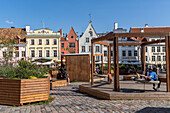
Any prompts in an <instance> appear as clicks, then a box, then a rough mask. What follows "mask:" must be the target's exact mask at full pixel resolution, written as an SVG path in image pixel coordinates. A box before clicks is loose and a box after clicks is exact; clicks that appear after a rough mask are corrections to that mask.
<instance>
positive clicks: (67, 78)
mask: <svg viewBox="0 0 170 113" xmlns="http://www.w3.org/2000/svg"><path fill="white" fill-rule="evenodd" d="M62 75H63V77H64V79H65V80H67V83H68V84H70V78H69V74H68V72H67V71H66V69H64V70H63V72H62Z"/></svg>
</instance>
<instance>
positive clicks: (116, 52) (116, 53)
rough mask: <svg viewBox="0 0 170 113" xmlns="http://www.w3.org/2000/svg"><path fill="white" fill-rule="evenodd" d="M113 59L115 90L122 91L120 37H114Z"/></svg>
mask: <svg viewBox="0 0 170 113" xmlns="http://www.w3.org/2000/svg"><path fill="white" fill-rule="evenodd" d="M113 51H114V53H113V59H114V60H113V61H114V91H120V87H119V46H118V37H114V38H113Z"/></svg>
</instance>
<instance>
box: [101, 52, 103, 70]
mask: <svg viewBox="0 0 170 113" xmlns="http://www.w3.org/2000/svg"><path fill="white" fill-rule="evenodd" d="M101 60H102V72H103V55H102V56H101Z"/></svg>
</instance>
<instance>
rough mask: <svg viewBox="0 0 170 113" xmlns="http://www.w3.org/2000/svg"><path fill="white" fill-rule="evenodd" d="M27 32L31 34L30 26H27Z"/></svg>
mask: <svg viewBox="0 0 170 113" xmlns="http://www.w3.org/2000/svg"><path fill="white" fill-rule="evenodd" d="M26 32H27V33H29V32H30V26H28V25H27V26H26Z"/></svg>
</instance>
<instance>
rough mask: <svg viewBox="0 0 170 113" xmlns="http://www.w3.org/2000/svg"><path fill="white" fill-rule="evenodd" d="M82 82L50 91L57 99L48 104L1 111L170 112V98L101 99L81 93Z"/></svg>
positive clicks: (16, 112)
mask: <svg viewBox="0 0 170 113" xmlns="http://www.w3.org/2000/svg"><path fill="white" fill-rule="evenodd" d="M80 84H83V83H80V82H75V83H71V85H68V86H66V87H56V88H53V90H51V91H50V93H51V95H52V96H53V97H55V100H54V101H53V102H51V103H50V104H47V105H37V106H20V107H13V106H5V105H0V113H75V112H76V113H88V112H89V113H112V112H116V113H119V112H121V113H128V112H137V113H138V112H139V113H140V112H143V113H146V112H147V113H152V112H156V113H159V112H161V113H162V112H163V113H168V112H170V100H169V101H168V100H101V99H97V98H94V97H91V96H89V95H87V94H82V93H79V91H78V86H79V85H80Z"/></svg>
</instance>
